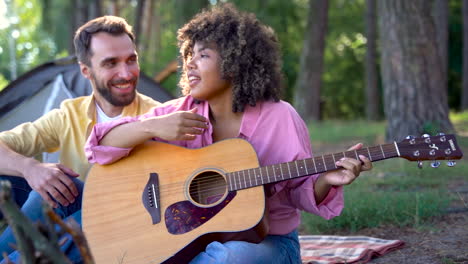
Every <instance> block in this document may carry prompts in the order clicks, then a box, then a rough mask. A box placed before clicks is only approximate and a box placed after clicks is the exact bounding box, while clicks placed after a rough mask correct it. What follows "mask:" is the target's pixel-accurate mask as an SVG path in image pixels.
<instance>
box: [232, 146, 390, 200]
mask: <svg viewBox="0 0 468 264" xmlns="http://www.w3.org/2000/svg"><path fill="white" fill-rule="evenodd" d="M359 155H363V156H366V157H367V158H368V159H369V160H370V161H372V162H374V161H379V160H384V159H390V158H395V157H398V156H399V152H398V149H397V146H396V144H395V143H394V144H383V145H378V146H374V147H369V148H362V149H358V150H352V151H344V152H339V153H334V154H327V155H323V156H317V157H312V158H309V159H304V160H296V161H291V162H284V163H280V164H275V165H269V166H264V167H259V168H252V169H247V170H241V171H235V172H230V173H227V178H228V185H229V186H228V188H229V191H234V190H241V189H247V188H251V187H255V186H259V185H264V184H268V183H274V182H279V181H285V180H290V179H294V178H298V177H303V176H307V175H312V174H317V173H322V172H327V171H331V170H336V169H339V168H340V167H339V166H336V164H335V163H336V161H338V160H340V159H341V158H343V157H347V158H354V159H357V160H359Z"/></svg>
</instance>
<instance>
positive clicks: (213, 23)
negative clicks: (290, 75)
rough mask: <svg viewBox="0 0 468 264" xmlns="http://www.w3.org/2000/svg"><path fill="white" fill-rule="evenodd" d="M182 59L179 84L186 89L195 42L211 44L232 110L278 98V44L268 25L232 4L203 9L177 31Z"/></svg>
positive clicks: (183, 89) (279, 80)
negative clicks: (229, 91) (230, 94)
mask: <svg viewBox="0 0 468 264" xmlns="http://www.w3.org/2000/svg"><path fill="white" fill-rule="evenodd" d="M177 39H178V45H179V49H180V55H181V57H182V61H183V68H182V75H181V79H180V81H179V86H180V87H181V88H182V93H183V94H184V95H187V94H188V93H189V92H190V87H189V85H188V79H187V74H186V70H187V69H186V63H187V62H188V59H190V58H191V56H192V53H193V47H194V45H195V43H196V42H202V43H215V44H216V49H217V51H218V52H219V54H220V57H221V65H220V68H221V69H220V71H221V74H222V78H223V79H226V80H230V81H231V83H232V89H233V91H232V92H233V104H232V111H233V112H243V111H244V109H245V106H246V105H247V104H249V105H251V106H255V105H256V103H257V102H258V101H266V100H274V101H279V99H280V94H281V86H282V74H281V62H280V52H279V45H278V40H277V38H276V35H275V33H274V31H273V29H272V28H270V27H268V26H266V25H264V24H262V23H260V22H259V21H258V20H257V18H256V17H255V15H254V14H251V13H243V12H239V11H238V10H237V9H236V8H235V7H234V6H233V5H232V4H222V5H217V6H214V7H213V8H211V9H210V10H204V11H203V12H201V13H199V14H197V15H196V16H195V17H194V18H193V19H192V20H191V21H190V22H188V23H187V24H186V25H184V26H183V27H182V28H181V29H179V31H178V37H177Z"/></svg>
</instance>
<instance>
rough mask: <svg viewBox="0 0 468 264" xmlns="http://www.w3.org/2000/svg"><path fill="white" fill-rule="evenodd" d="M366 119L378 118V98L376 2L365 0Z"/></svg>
mask: <svg viewBox="0 0 468 264" xmlns="http://www.w3.org/2000/svg"><path fill="white" fill-rule="evenodd" d="M366 6H367V10H366V35H367V36H366V37H367V49H366V117H367V120H378V119H379V118H380V114H379V109H380V99H379V98H380V97H379V87H378V83H377V76H378V75H377V74H378V73H377V47H376V41H377V17H376V0H366Z"/></svg>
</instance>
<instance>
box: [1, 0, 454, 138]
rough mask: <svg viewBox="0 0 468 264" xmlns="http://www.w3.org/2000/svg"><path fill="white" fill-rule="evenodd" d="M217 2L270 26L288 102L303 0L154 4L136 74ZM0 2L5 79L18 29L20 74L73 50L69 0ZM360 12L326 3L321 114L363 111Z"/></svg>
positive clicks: (159, 64) (156, 66) (126, 12)
mask: <svg viewBox="0 0 468 264" xmlns="http://www.w3.org/2000/svg"><path fill="white" fill-rule="evenodd" d="M147 2H149V1H147ZM219 2H233V3H234V4H235V5H236V6H237V7H238V8H239V9H241V10H245V11H248V12H253V13H255V14H256V15H257V17H258V18H259V19H260V20H261V21H262V22H263V23H265V24H267V25H270V26H271V27H272V28H273V29H274V30H275V32H276V33H277V35H278V38H279V41H280V45H281V50H282V54H283V73H284V76H285V83H284V86H285V92H284V98H285V99H286V100H287V101H292V98H293V95H294V87H295V82H296V78H297V76H298V72H299V70H300V69H299V61H300V57H301V51H302V46H303V40H304V34H305V27H306V21H307V15H308V6H309V5H308V2H309V1H308V0H293V1H282V0H272V1H264V0H248V1H247V0H219V1H213V0H211V1H209V0H174V1H154V2H153V4H154V5H153V9H152V12H153V19H154V21H158V24H159V26H158V27H156V26H155V25H152V26H151V27H150V30H151V34H150V36H147V34H146V32H145V33H143V34H142V35H140V36H139V41H142V42H143V43H144V45H143V46H141V50H139V57H140V65H141V69H142V71H143V72H144V73H146V74H147V75H149V76H151V77H152V76H155V75H156V74H157V73H159V72H160V71H162V70H163V69H164V68H165V67H166V66H167V65H168V64H169V63H170V62H172V61H173V60H175V59H177V56H178V49H177V47H176V34H177V29H178V28H179V27H180V26H181V25H183V24H184V23H185V22H186V21H187V20H188V19H190V18H191V17H192V16H193V15H194V14H195V13H196V12H198V11H199V10H200V8H201V7H204V6H209V5H210V4H214V3H219ZM0 3H4V6H5V7H7V8H8V9H7V10H6V12H5V13H4V14H3V13H2V12H1V8H0V61H1V64H0V74H2V75H3V76H4V77H5V78H6V79H7V80H11V79H12V74H11V68H12V64H11V62H13V61H14V60H13V58H12V57H11V56H10V51H11V50H10V46H11V44H12V43H11V41H12V40H13V39H12V37H11V36H12V34H18V33H19V36H18V38H17V39H14V42H15V43H13V44H12V45H13V46H14V47H13V49H14V51H13V54H15V57H14V58H15V59H16V62H17V73H18V75H20V74H22V73H24V72H25V71H27V70H30V69H31V68H32V67H34V66H36V65H37V64H40V63H44V62H46V61H48V60H51V59H54V58H58V57H61V56H65V55H68V54H71V53H72V52H73V48H72V46H71V45H70V44H71V39H72V37H73V33H74V30H75V28H73V27H74V26H75V25H73V21H72V20H73V18H74V16H73V14H77V13H78V11H77V10H76V8H74V7H73V1H50V0H47V1H43V0H0ZM102 3H103V11H104V12H105V13H107V11H108V7H107V8H106V4H109V1H103V2H102ZM136 3H137V1H129V2H128V4H127V5H125V6H124V5H121V6H120V14H119V15H120V16H122V17H124V18H126V19H127V21H129V23H130V24H132V25H135V22H136V18H135V7H136ZM449 4H450V17H449V18H450V21H449V71H448V74H449V80H448V81H449V89H448V91H449V93H448V100H449V105H450V108H451V109H454V110H457V109H459V105H460V102H459V101H460V91H461V76H462V74H461V69H462V56H461V47H462V16H461V2H460V1H458V0H450V2H449ZM0 6H2V5H1V4H0ZM4 9H5V8H4ZM365 10H366V5H365V1H364V0H354V1H347V0H333V1H329V18H328V32H327V37H326V45H325V54H324V56H325V63H324V73H323V89H322V101H323V111H322V112H323V117H324V119H337V118H339V119H356V118H363V117H364V115H365V100H364V99H365V97H364V96H365V95H364V88H365V81H364V58H365V51H366V41H367V40H366V37H365V22H364V15H365ZM5 19H7V20H5ZM5 21H6V22H5ZM153 23H154V22H153ZM13 32H18V33H13ZM156 35H157V37H156ZM177 79H178V76H177V75H174V76H171V77H170V78H169V79H167V80H165V81H164V83H163V86H164V87H165V88H166V89H168V90H169V91H171V92H172V93H173V94H175V95H178V94H179V89H178V88H177ZM381 111H382V109H381ZM433 126H434V125H433V124H429V125H428V126H427V130H430V131H432V130H434V129H433Z"/></svg>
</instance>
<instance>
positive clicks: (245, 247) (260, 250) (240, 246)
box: [190, 231, 301, 264]
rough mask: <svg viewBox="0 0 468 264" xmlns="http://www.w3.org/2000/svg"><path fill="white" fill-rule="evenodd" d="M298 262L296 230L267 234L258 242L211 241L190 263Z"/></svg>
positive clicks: (299, 257) (299, 261)
mask: <svg viewBox="0 0 468 264" xmlns="http://www.w3.org/2000/svg"><path fill="white" fill-rule="evenodd" d="M221 263H229V264H232V263H239V264H243V263H249V264H263V263H265V264H300V263H301V253H300V247H299V238H298V233H297V231H293V232H291V233H289V234H286V235H281V236H279V235H269V236H267V237H266V238H265V240H263V241H262V242H260V243H259V244H254V243H249V242H244V241H229V242H226V243H219V242H211V243H210V244H208V246H207V247H206V249H205V251H204V252H202V253H200V254H198V255H197V256H196V257H195V258H194V259H193V260H192V261H191V262H190V264H221Z"/></svg>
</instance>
